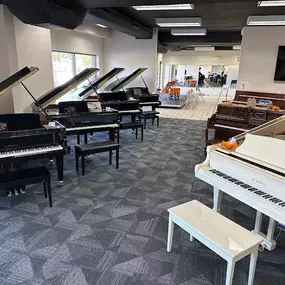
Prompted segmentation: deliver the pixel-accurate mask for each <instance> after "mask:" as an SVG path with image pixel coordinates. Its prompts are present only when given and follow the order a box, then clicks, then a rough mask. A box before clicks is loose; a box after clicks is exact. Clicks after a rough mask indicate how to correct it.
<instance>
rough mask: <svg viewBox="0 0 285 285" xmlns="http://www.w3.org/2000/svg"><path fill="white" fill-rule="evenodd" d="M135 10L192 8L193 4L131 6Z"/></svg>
mask: <svg viewBox="0 0 285 285" xmlns="http://www.w3.org/2000/svg"><path fill="white" fill-rule="evenodd" d="M132 7H133V8H134V9H136V10H137V11H153V10H193V9H194V5H193V4H173V5H145V6H132Z"/></svg>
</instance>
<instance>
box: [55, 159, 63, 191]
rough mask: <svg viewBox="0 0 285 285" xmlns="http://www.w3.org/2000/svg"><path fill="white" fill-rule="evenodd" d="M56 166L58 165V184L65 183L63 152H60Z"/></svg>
mask: <svg viewBox="0 0 285 285" xmlns="http://www.w3.org/2000/svg"><path fill="white" fill-rule="evenodd" d="M56 167H57V175H58V185H59V186H62V185H63V154H59V155H57V156H56Z"/></svg>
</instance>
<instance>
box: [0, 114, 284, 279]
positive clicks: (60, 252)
mask: <svg viewBox="0 0 285 285" xmlns="http://www.w3.org/2000/svg"><path fill="white" fill-rule="evenodd" d="M204 127H205V123H204V122H201V121H186V120H173V119H161V127H160V128H157V127H151V126H149V127H148V129H147V130H146V132H145V141H144V142H143V143H141V142H140V141H139V140H137V141H136V140H135V137H134V134H132V133H130V132H129V131H124V132H122V137H121V145H122V147H121V152H120V169H119V170H116V169H115V167H114V165H112V166H109V164H108V154H100V155H95V156H91V157H89V158H88V159H87V175H86V176H85V177H82V176H80V175H79V174H77V173H76V172H75V170H74V169H75V165H74V164H75V163H74V157H73V155H70V156H66V157H65V169H66V170H65V186H63V187H61V188H58V187H56V183H57V179H56V175H55V166H52V167H51V168H52V173H53V186H54V187H53V201H54V206H53V207H52V208H49V207H48V201H47V199H45V198H44V195H43V191H42V189H41V187H40V186H32V187H29V188H28V189H27V193H26V195H21V196H18V197H13V198H12V199H10V198H7V197H2V198H1V199H0V244H1V245H0V284H9V285H10V284H21V285H28V284H29V285H30V284H31V285H36V284H37V285H40V284H45V285H47V284H59V285H69V284H71V285H85V284H100V285H119V284H120V285H122V284H128V285H131V284H135V285H156V284H160V285H164V284H165V285H178V284H180V285H186V284H191V285H222V284H224V282H225V272H226V262H225V261H224V260H223V259H222V258H220V257H218V256H217V255H216V254H215V253H213V252H211V251H210V250H208V249H207V248H205V247H204V246H203V245H201V244H200V243H199V242H197V241H195V242H193V243H191V242H190V241H189V236H188V235H187V234H186V233H185V232H183V231H182V230H180V229H179V228H177V227H175V231H174V244H173V251H172V252H171V253H167V252H166V237H167V226H168V218H167V209H168V208H169V207H172V206H175V205H178V204H180V203H184V202H186V201H189V200H192V199H198V200H199V201H201V202H202V203H204V204H206V205H208V206H211V205H212V191H211V188H210V187H209V186H207V185H206V184H205V183H203V182H201V181H199V180H197V179H195V177H194V173H193V171H194V170H193V168H194V166H195V165H196V164H197V163H200V162H202V161H203V160H204V153H203V147H204V143H203V133H204ZM222 213H223V214H224V215H226V216H227V217H229V218H231V219H232V220H234V221H235V222H237V223H239V224H241V225H243V226H245V227H247V228H249V229H252V227H253V222H254V219H253V218H254V215H255V211H254V210H252V209H251V208H249V207H247V206H245V205H243V204H241V203H240V202H239V201H236V200H234V199H232V198H231V197H229V196H226V197H225V199H224V201H223V207H222ZM284 235H285V234H283V235H281V237H280V239H279V243H278V247H277V249H276V250H274V251H272V252H268V251H265V252H263V253H260V254H259V258H258V264H257V271H256V278H255V283H254V284H255V285H282V284H283V285H284V284H285V270H284V269H285V246H284V241H285V238H284ZM248 265H249V259H248V258H246V259H244V260H242V261H240V262H239V263H238V264H237V267H236V272H235V276H234V283H233V284H234V285H244V284H247V273H248Z"/></svg>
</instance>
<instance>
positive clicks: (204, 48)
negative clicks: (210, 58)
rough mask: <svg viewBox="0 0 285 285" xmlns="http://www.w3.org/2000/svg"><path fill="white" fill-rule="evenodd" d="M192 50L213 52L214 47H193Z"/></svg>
mask: <svg viewBox="0 0 285 285" xmlns="http://www.w3.org/2000/svg"><path fill="white" fill-rule="evenodd" d="M194 50H196V51H213V50H215V47H202V46H199V47H197V46H196V47H194Z"/></svg>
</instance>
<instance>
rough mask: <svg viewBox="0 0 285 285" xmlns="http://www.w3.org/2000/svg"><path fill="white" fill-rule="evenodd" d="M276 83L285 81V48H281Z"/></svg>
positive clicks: (275, 77)
mask: <svg viewBox="0 0 285 285" xmlns="http://www.w3.org/2000/svg"><path fill="white" fill-rule="evenodd" d="M274 81H285V46H279V51H278V57H277V64H276V69H275V76H274Z"/></svg>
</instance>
